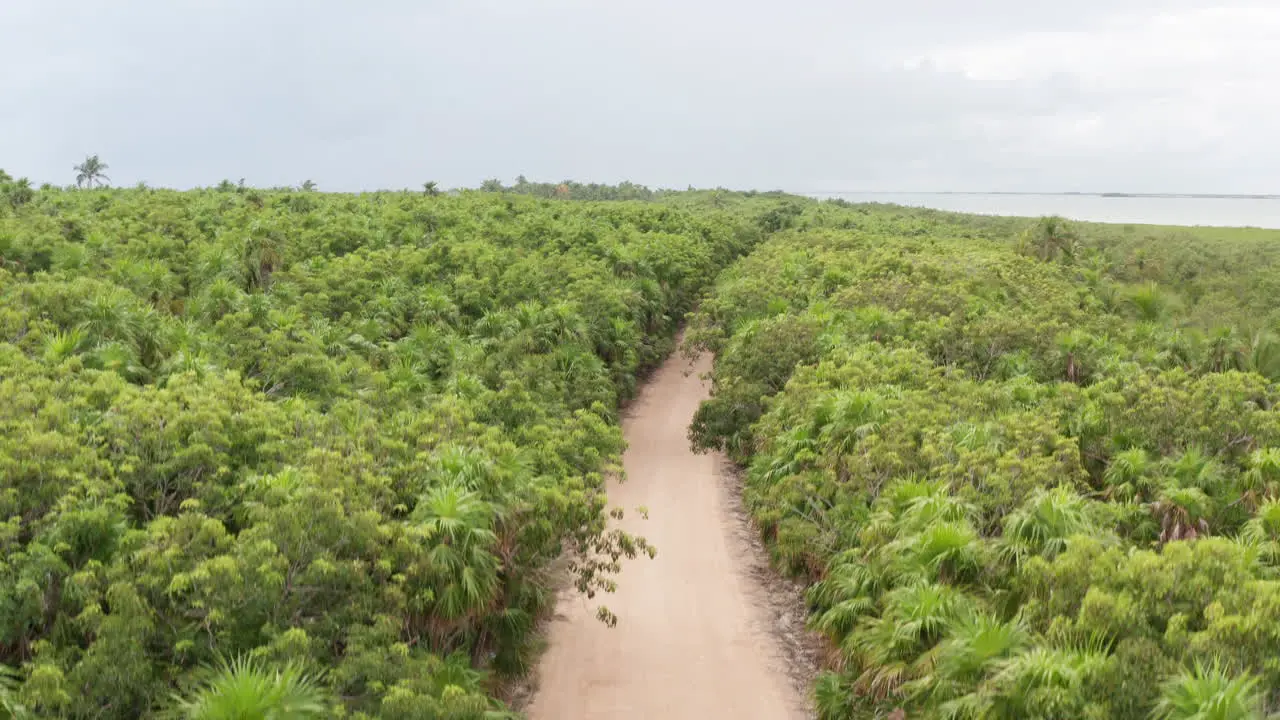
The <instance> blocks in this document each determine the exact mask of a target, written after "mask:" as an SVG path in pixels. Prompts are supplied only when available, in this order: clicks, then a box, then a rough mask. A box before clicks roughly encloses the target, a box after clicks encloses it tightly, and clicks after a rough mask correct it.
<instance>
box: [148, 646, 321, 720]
mask: <svg viewBox="0 0 1280 720" xmlns="http://www.w3.org/2000/svg"><path fill="white" fill-rule="evenodd" d="M330 715H332V709H331V707H330V703H329V701H328V699H327V698H326V697H325V693H324V690H323V689H322V688H321V686H320V684H319V682H317V680H316V679H315V678H313V677H312V676H310V675H308V674H306V673H305V672H303V671H302V670H301V669H300V668H298V667H297V666H294V665H285V666H284V667H281V668H270V667H266V666H264V665H263V664H261V663H254V662H253V661H252V660H249V659H247V658H239V659H236V660H232V661H230V662H228V663H224V664H223V665H222V667H221V668H219V669H218V671H217V673H216V674H215V675H214V676H213V677H212V678H211V679H209V680H207V681H206V682H205V683H204V684H203V685H202V686H201V687H200V688H199V689H197V690H196V691H195V692H194V693H193V695H192V696H191V697H189V698H180V699H178V700H177V701H176V702H175V703H174V708H173V710H172V716H173V717H174V718H182V719H183V720H258V719H259V718H262V719H264V720H265V719H269V720H307V719H308V718H323V717H329V716H330Z"/></svg>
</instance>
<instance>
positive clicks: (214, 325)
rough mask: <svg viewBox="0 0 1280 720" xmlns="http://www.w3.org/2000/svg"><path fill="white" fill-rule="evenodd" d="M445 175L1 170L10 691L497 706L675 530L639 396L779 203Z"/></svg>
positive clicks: (462, 714) (123, 712)
mask: <svg viewBox="0 0 1280 720" xmlns="http://www.w3.org/2000/svg"><path fill="white" fill-rule="evenodd" d="M103 169H105V166H101V165H98V166H95V167H90V168H78V171H79V172H81V173H82V174H83V175H85V176H86V177H84V178H82V179H81V184H82V185H84V186H85V187H86V188H89V187H91V186H93V185H95V184H96V182H97V178H98V177H99V176H100V174H101V171H102V170H103ZM426 190H427V191H426V192H415V193H376V194H368V195H361V196H351V195H326V194H321V193H315V192H284V191H274V192H266V191H258V190H253V189H248V188H244V187H241V186H237V185H233V184H231V183H229V182H228V183H223V184H222V185H221V186H219V189H215V190H204V191H194V192H185V193H178V192H169V191H152V190H146V189H135V190H127V191H126V190H109V189H85V190H81V191H63V190H56V189H43V190H39V191H37V190H35V189H33V188H32V187H31V186H30V184H29V183H27V182H25V181H20V180H14V179H13V178H11V177H9V176H7V175H0V201H2V202H0V397H2V398H3V399H4V401H3V402H0V670H4V672H3V673H0V717H6V716H7V714H9V713H14V714H17V713H22V714H25V715H29V716H31V717H37V718H53V717H59V718H101V719H108V718H120V719H124V718H136V717H151V716H158V715H159V714H161V713H174V714H177V715H179V716H182V717H191V718H210V717H266V716H268V715H266V714H264V712H265V711H263V710H262V709H261V707H262V703H274V705H273V707H276V708H277V710H278V709H279V708H280V707H289V708H292V709H293V710H292V711H291V712H292V713H293V714H292V715H270V716H271V717H277V716H279V717H285V716H288V717H316V716H318V717H334V716H347V717H380V718H406V719H408V718H455V719H459V720H463V719H466V718H481V717H499V716H502V715H503V714H504V713H505V709H504V706H503V705H502V704H501V703H500V702H499V701H498V700H496V699H495V697H496V695H497V693H498V690H499V682H498V681H499V680H500V679H501V678H502V677H504V676H509V675H512V674H517V673H521V672H523V671H524V670H525V669H526V666H527V664H528V662H529V659H530V656H531V650H532V648H533V647H534V645H535V642H534V641H535V637H534V635H535V634H534V633H533V632H532V631H533V629H534V625H535V621H536V620H537V618H538V617H539V616H540V614H542V613H543V612H544V611H545V610H546V609H547V606H548V603H549V600H550V597H551V589H552V585H553V581H554V578H555V577H556V572H557V567H558V565H557V562H558V560H559V559H560V558H566V559H568V560H571V561H573V564H572V568H571V570H572V574H571V577H572V579H573V581H574V582H575V583H576V584H577V585H578V587H579V589H581V590H582V591H584V592H588V593H595V592H596V591H599V590H608V589H609V588H610V587H611V583H612V582H613V580H612V574H613V571H614V570H615V569H616V562H617V560H618V558H620V557H622V556H624V555H634V554H637V553H642V552H646V551H648V550H649V548H647V546H646V545H645V544H644V543H643V541H642V540H640V539H638V538H634V537H630V536H627V535H624V534H621V533H617V532H609V531H607V530H606V523H605V520H606V517H607V514H608V512H610V511H611V510H610V509H609V508H607V507H606V504H605V498H604V497H603V493H602V488H603V482H602V476H603V474H604V473H606V472H608V471H609V470H611V469H612V468H613V467H614V463H615V462H616V460H617V458H618V455H619V452H620V449H621V447H622V438H621V434H620V431H619V429H618V426H617V417H618V416H617V408H618V405H619V403H620V402H621V401H623V400H625V399H626V398H628V397H629V396H630V395H631V393H632V392H633V390H634V388H635V384H636V380H637V376H638V375H639V374H640V373H642V372H643V371H644V370H645V369H646V368H648V367H650V366H652V365H654V364H655V363H656V362H657V361H659V360H660V359H661V358H662V357H663V356H664V355H665V354H666V353H667V352H668V351H669V350H670V348H671V346H672V340H671V338H672V336H673V332H674V330H675V328H676V326H677V324H678V323H679V321H680V319H681V318H682V317H683V315H684V313H685V312H686V311H687V310H689V309H690V308H691V307H692V304H693V303H694V302H695V300H696V298H697V296H698V293H699V291H700V289H701V288H702V287H703V286H705V285H706V284H707V283H709V282H710V281H711V279H712V278H714V276H715V274H716V272H717V270H718V269H719V268H721V267H722V266H725V265H727V264H728V263H729V262H731V261H732V260H733V259H734V258H735V257H736V256H737V255H739V254H741V253H742V252H744V251H746V250H748V249H749V248H750V247H751V246H753V245H754V244H755V243H756V242H757V241H758V240H759V239H760V237H761V236H762V234H763V230H762V228H765V227H772V226H773V225H775V224H776V223H775V222H774V220H772V219H770V218H771V217H772V216H770V215H769V214H768V208H767V207H765V206H764V205H761V207H759V208H742V207H740V208H738V210H737V211H736V212H735V213H734V214H729V213H726V212H720V211H717V210H714V209H711V208H709V207H703V209H702V210H700V211H697V212H695V211H693V210H691V209H688V208H686V207H684V206H681V207H676V206H669V205H658V204H641V203H600V204H593V203H566V202H558V201H546V200H538V199H534V198H529V197H519V196H513V195H509V194H508V195H490V194H484V193H474V192H471V193H461V194H455V195H452V196H438V195H439V194H438V192H435V191H434V187H428V188H426ZM761 202H762V203H763V201H761ZM686 205H688V203H686ZM757 215H759V216H760V217H756V216H757ZM601 614H602V618H603V619H605V620H606V621H609V620H611V619H612V618H610V616H609V614H608V611H607V610H605V609H603V608H602V609H601ZM6 667H7V668H8V670H6V669H5V668H6ZM219 703H221V705H219Z"/></svg>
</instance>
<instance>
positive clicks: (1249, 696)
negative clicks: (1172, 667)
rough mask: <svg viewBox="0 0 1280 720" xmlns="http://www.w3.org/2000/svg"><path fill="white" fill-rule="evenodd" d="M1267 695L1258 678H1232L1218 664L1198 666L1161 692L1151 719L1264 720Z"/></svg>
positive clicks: (1243, 676) (1161, 689)
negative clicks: (1260, 686) (1264, 705)
mask: <svg viewBox="0 0 1280 720" xmlns="http://www.w3.org/2000/svg"><path fill="white" fill-rule="evenodd" d="M1264 698H1265V693H1264V692H1263V691H1262V690H1261V688H1259V687H1258V678H1256V677H1252V676H1249V675H1241V676H1236V677H1232V676H1231V675H1229V674H1227V672H1226V670H1225V669H1224V668H1223V667H1221V666H1220V665H1219V664H1217V663H1214V664H1211V665H1204V664H1201V663H1197V664H1196V666H1195V667H1194V668H1193V669H1191V670H1188V671H1185V672H1183V673H1182V674H1180V675H1178V676H1176V677H1173V678H1170V679H1169V680H1167V681H1166V682H1165V683H1164V685H1162V686H1161V688H1160V701H1159V702H1158V703H1157V704H1156V707H1155V710H1154V711H1152V713H1151V716H1152V717H1153V718H1157V719H1158V720H1262V719H1263V718H1266V717H1268V715H1267V714H1266V713H1264V711H1263V701H1264Z"/></svg>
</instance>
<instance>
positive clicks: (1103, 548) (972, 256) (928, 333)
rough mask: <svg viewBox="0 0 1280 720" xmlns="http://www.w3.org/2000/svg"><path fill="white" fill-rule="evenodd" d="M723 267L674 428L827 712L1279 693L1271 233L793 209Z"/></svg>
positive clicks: (1180, 708)
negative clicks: (739, 472)
mask: <svg viewBox="0 0 1280 720" xmlns="http://www.w3.org/2000/svg"><path fill="white" fill-rule="evenodd" d="M796 225H797V229H795V230H792V231H788V232H784V233H780V234H777V235H775V236H774V237H773V238H771V239H770V240H768V241H766V242H765V243H764V244H762V245H761V246H760V247H759V248H758V249H757V250H756V251H755V252H754V253H753V254H751V255H750V256H749V257H747V258H745V259H743V260H741V261H740V262H739V263H738V264H737V265H735V266H734V267H732V268H731V269H730V270H728V271H726V273H725V274H724V275H723V276H722V279H721V280H720V282H719V283H718V286H717V288H716V290H715V292H714V295H713V297H712V298H711V299H709V300H708V301H706V302H705V303H704V304H703V305H702V307H701V309H700V311H699V312H698V313H697V315H696V318H695V321H694V324H693V328H692V331H691V333H690V335H689V342H690V344H691V345H692V346H693V347H694V348H706V349H711V350H714V351H715V352H716V353H717V354H718V356H717V362H716V366H715V371H714V378H713V379H714V396H713V398H712V399H711V400H709V401H708V402H706V403H704V405H703V407H702V408H701V410H700V411H699V413H698V416H697V418H696V419H695V423H694V426H693V428H692V429H691V437H692V439H693V441H694V442H695V444H696V445H698V446H700V447H703V448H723V449H725V450H727V451H728V452H729V453H730V454H731V455H732V456H733V457H734V458H735V459H736V460H737V461H738V462H740V463H742V464H743V465H744V466H745V468H746V491H745V492H746V501H747V504H748V507H749V508H750V510H751V512H752V513H753V515H754V517H755V519H756V521H757V522H758V524H759V527H760V529H761V531H762V533H763V535H764V537H765V539H766V541H767V543H768V544H769V546H770V548H771V551H772V553H773V555H774V558H775V560H776V561H777V563H779V565H780V566H781V567H783V568H784V569H786V570H787V571H789V572H791V573H794V574H797V575H799V576H801V577H803V578H805V579H807V581H808V582H809V583H810V590H809V594H808V600H809V604H810V610H811V626H812V628H813V629H814V630H815V631H817V632H819V633H821V634H822V635H823V636H824V637H825V638H826V639H827V641H828V642H829V655H828V661H827V668H826V670H825V672H824V673H823V674H822V675H821V677H820V679H819V681H818V684H817V688H816V702H817V706H818V710H819V714H820V716H821V717H822V718H824V720H836V719H838V718H840V719H842V718H874V717H894V716H897V717H908V718H917V717H918V718H1099V719H1101V718H1144V717H1148V716H1154V717H1161V718H1219V719H1226V718H1260V717H1264V716H1266V715H1267V714H1269V713H1273V712H1275V711H1276V710H1277V709H1280V661H1278V658H1280V408H1278V407H1277V402H1278V401H1280V390H1278V389H1277V386H1276V382H1277V381H1280V344H1278V343H1277V340H1276V336H1275V335H1274V334H1273V333H1274V332H1275V331H1276V330H1277V329H1280V323H1278V320H1280V312H1278V311H1280V300H1277V298H1280V294H1278V293H1277V290H1280V287H1278V286H1277V284H1278V283H1280V273H1277V269H1278V268H1277V262H1276V261H1277V257H1278V254H1280V234H1277V233H1267V232H1261V231H1192V230H1177V229H1163V228H1144V227H1132V226H1130V227H1119V226H1089V225H1080V226H1072V225H1070V224H1068V223H1066V222H1063V221H1061V220H1058V219H1054V218H1047V219H1044V220H1042V221H1040V222H1039V223H1033V222H1032V221H1028V220H1015V219H1002V218H976V217H965V216H959V215H950V214H944V213H933V212H927V211H907V210H904V209H894V208H874V207H845V206H842V205H840V204H833V203H824V204H821V205H819V204H811V205H809V206H807V207H806V209H805V210H804V212H803V214H802V215H801V217H799V218H798V219H797V220H796Z"/></svg>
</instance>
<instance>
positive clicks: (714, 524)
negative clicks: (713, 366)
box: [527, 353, 805, 720]
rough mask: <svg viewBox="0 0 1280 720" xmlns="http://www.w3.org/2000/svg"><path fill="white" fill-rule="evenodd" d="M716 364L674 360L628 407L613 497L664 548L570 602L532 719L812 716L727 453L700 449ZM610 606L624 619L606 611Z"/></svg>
mask: <svg viewBox="0 0 1280 720" xmlns="http://www.w3.org/2000/svg"><path fill="white" fill-rule="evenodd" d="M709 367H710V358H709V357H708V356H705V355H704V356H703V357H702V358H700V359H699V360H698V361H697V362H696V363H693V364H692V365H691V364H690V363H689V361H688V359H686V358H684V357H681V356H680V355H679V354H678V353H677V354H673V355H672V356H671V357H670V358H668V360H667V361H666V363H664V364H663V365H662V367H661V368H660V369H659V370H658V371H657V372H656V373H655V374H654V375H653V376H652V377H651V378H650V379H649V381H648V382H647V383H646V384H645V386H644V387H643V388H642V389H641V391H640V395H639V397H638V398H636V400H635V402H633V403H632V405H631V407H630V408H629V412H628V417H627V418H626V419H624V421H623V430H624V432H625V434H626V438H627V443H628V449H627V451H626V453H625V455H624V456H623V464H624V466H625V468H626V474H627V479H626V482H624V483H618V482H617V481H616V480H615V481H611V483H610V485H609V500H610V505H611V506H619V507H622V508H623V509H624V510H625V511H626V517H625V519H624V520H622V521H621V522H620V523H619V526H621V527H623V528H625V529H627V530H629V531H632V532H635V533H638V534H641V535H644V536H645V537H647V538H648V539H649V540H650V541H651V542H652V543H654V544H655V545H656V546H657V548H658V556H657V558H656V559H654V560H649V559H647V558H640V559H636V560H632V561H628V562H625V563H624V567H623V571H622V574H621V575H620V577H619V579H618V585H619V586H618V590H617V592H616V593H613V594H610V595H604V596H597V597H596V599H595V600H585V599H584V598H582V597H581V596H578V595H572V594H566V595H564V596H563V597H562V598H561V602H560V605H559V607H558V615H557V616H556V618H555V620H554V621H553V622H552V623H551V624H550V627H549V642H550V646H549V648H548V650H547V652H546V653H545V654H544V656H543V657H542V659H541V662H540V665H539V670H538V689H537V691H536V693H535V695H534V697H533V700H532V702H531V703H530V705H529V707H528V708H527V711H528V715H529V718H530V720H606V719H607V720H706V719H707V718H734V720H754V719H756V718H758V719H759V720H801V719H802V718H804V717H805V713H804V711H803V709H802V708H803V705H802V702H801V698H800V697H799V696H798V693H797V692H795V690H794V689H793V685H792V684H791V683H790V682H789V680H788V674H787V667H786V660H784V659H783V657H784V655H783V653H781V652H779V650H780V646H779V644H778V642H777V640H776V638H775V637H774V635H773V634H772V632H771V631H770V629H769V628H770V620H769V614H768V611H767V610H766V607H765V602H764V598H763V597H762V592H764V591H763V589H762V588H760V587H758V586H757V585H756V584H755V583H754V582H753V581H752V579H751V575H750V573H749V572H748V564H749V562H750V561H749V556H750V551H749V548H748V547H747V546H746V543H745V542H744V541H743V537H742V536H743V535H744V533H743V532H742V528H741V527H739V524H740V523H741V520H740V519H739V518H738V517H736V516H734V515H733V513H731V512H730V509H729V507H728V504H727V502H726V496H725V495H726V487H727V485H726V483H724V482H723V478H722V476H721V475H720V473H721V472H722V470H721V468H722V467H723V466H724V463H725V462H726V461H725V460H724V459H723V458H722V457H719V456H717V455H715V454H705V455H696V454H694V453H693V452H691V451H690V449H689V441H688V439H687V436H686V433H687V428H688V427H689V422H690V420H691V419H692V417H693V413H694V411H695V410H696V409H697V407H698V404H699V403H700V402H701V401H702V400H703V399H705V398H706V397H707V393H708V387H707V384H706V383H705V382H704V381H703V380H701V379H700V376H701V375H702V374H703V373H705V372H706V371H707V370H708V369H709ZM637 506H644V507H647V508H648V511H649V518H648V519H647V520H645V519H641V518H640V517H639V514H638V513H637V512H636V507H637ZM601 602H603V603H604V604H605V605H607V606H608V607H609V609H610V610H612V611H613V612H614V613H616V614H617V616H618V625H617V627H615V628H608V627H605V626H604V624H602V623H601V622H600V621H598V620H597V619H596V618H595V607H596V606H597V605H598V604H600V603H601Z"/></svg>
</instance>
